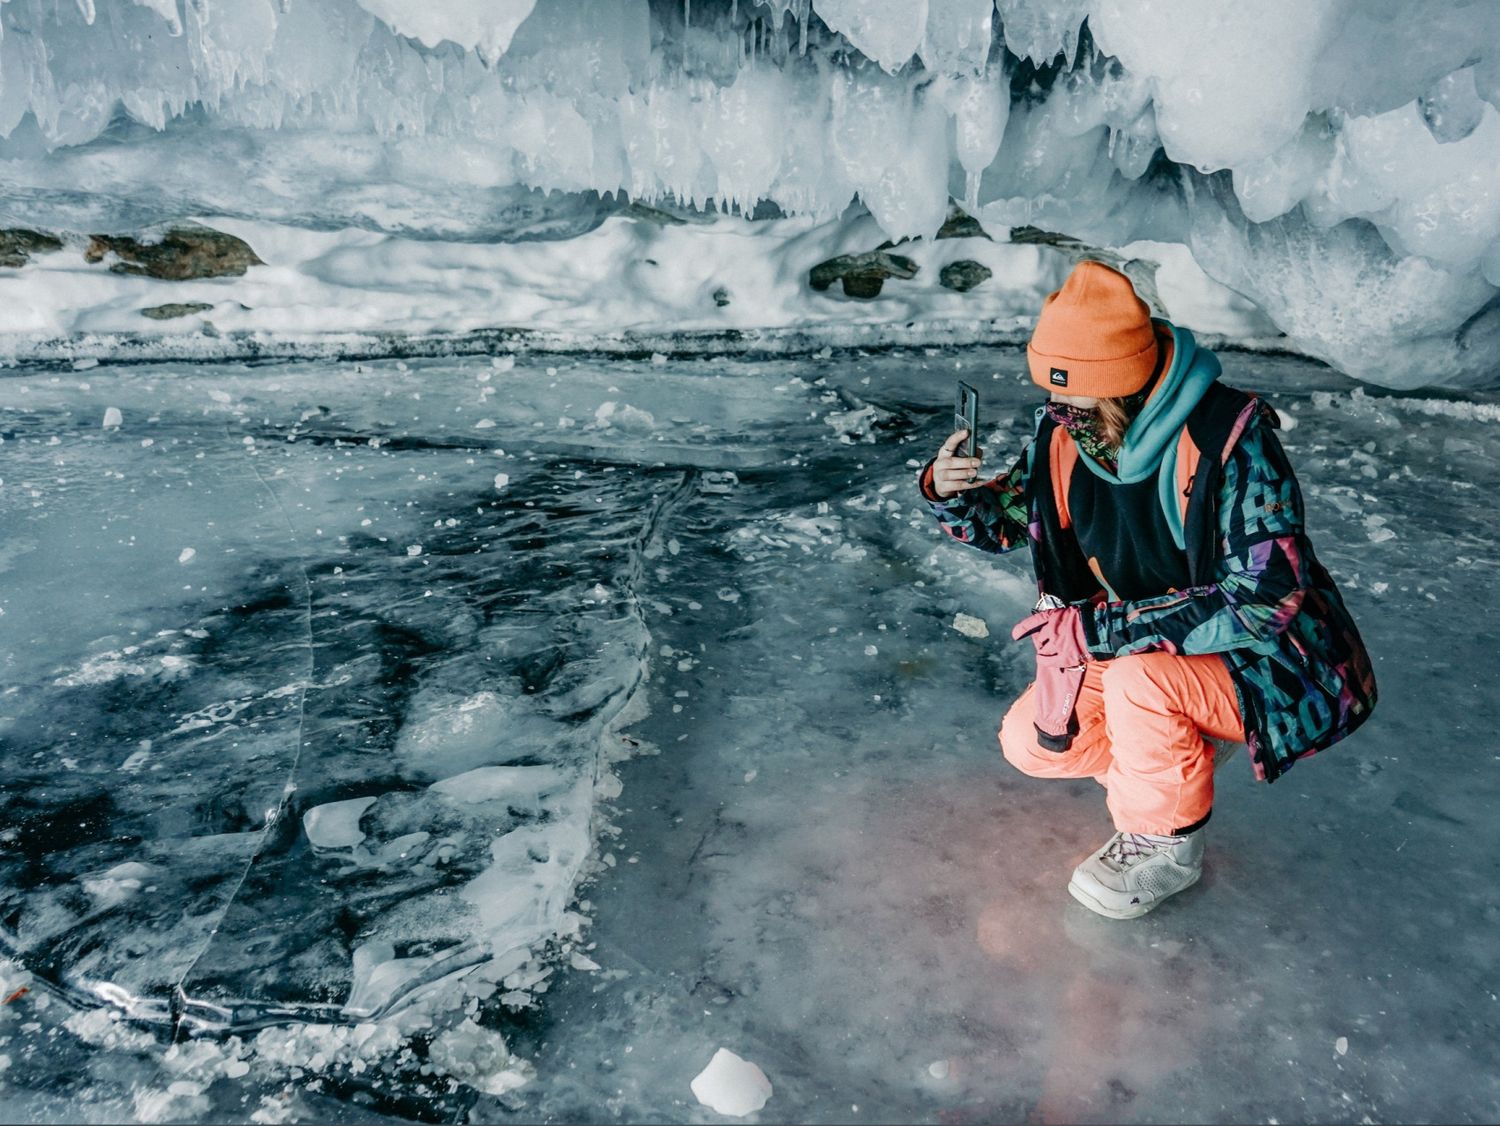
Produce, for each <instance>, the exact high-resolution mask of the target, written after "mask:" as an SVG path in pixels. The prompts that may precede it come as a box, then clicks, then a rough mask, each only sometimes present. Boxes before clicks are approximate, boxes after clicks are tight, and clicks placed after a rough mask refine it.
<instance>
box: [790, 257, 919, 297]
mask: <svg viewBox="0 0 1500 1126" xmlns="http://www.w3.org/2000/svg"><path fill="white" fill-rule="evenodd" d="M917 269H918V267H917V264H916V263H915V262H913V261H912V260H911V259H910V258H904V257H902V256H901V255H899V254H887V253H886V252H885V251H884V250H867V251H865V253H863V254H840V255H839V256H838V257H836V258H830V259H828V260H827V261H826V262H819V263H818V264H817V265H816V266H814V267H813V268H812V269H811V270H810V271H808V275H807V284H808V285H810V286H812V287H813V288H814V289H816V290H820V291H821V290H825V289H827V288H828V287H829V286H831V285H832V284H833V283H834V282H836V281H841V282H843V285H844V293H845V295H846V296H849V297H879V296H880V289H881V287H882V286H883V285H884V284H885V279H886V278H910V277H915V276H916V273H917Z"/></svg>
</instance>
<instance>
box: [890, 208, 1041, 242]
mask: <svg viewBox="0 0 1500 1126" xmlns="http://www.w3.org/2000/svg"><path fill="white" fill-rule="evenodd" d="M1015 230H1017V231H1021V230H1028V231H1032V230H1036V228H1035V227H1016V228H1015ZM1043 233H1045V232H1043ZM932 237H933V238H935V239H940V238H990V234H989V232H988V231H986V230H985V229H984V228H983V227H981V226H980V225H979V220H978V219H976V218H974V217H973V216H972V215H970V214H969V213H968V212H967V211H965V210H964V209H963V208H962V207H959V206H958V205H957V204H956V203H955V204H952V205H950V206H949V208H948V218H946V219H944V220H943V225H942V226H941V227H939V228H938V231H937V234H935V235H933V236H932ZM910 241H911V236H910V235H904V236H902V237H901V238H899V239H897V240H896V241H895V242H892V241H891V240H890V239H886V240H885V241H884V242H883V243H881V244H880V245H879V246H877V247H876V248H875V249H876V250H889V249H890V248H891V247H893V246H900V245H901V244H902V243H903V242H910ZM990 241H991V242H993V241H994V239H990ZM1011 241H1013V242H1015V241H1023V240H1017V239H1012V240H1011Z"/></svg>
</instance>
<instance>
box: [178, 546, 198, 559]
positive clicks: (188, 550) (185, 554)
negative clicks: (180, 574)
mask: <svg viewBox="0 0 1500 1126" xmlns="http://www.w3.org/2000/svg"><path fill="white" fill-rule="evenodd" d="M197 554H198V549H197V548H193V547H185V548H183V549H182V550H181V551H179V552H178V553H177V562H179V563H191V562H192V561H193V556H195V555H197Z"/></svg>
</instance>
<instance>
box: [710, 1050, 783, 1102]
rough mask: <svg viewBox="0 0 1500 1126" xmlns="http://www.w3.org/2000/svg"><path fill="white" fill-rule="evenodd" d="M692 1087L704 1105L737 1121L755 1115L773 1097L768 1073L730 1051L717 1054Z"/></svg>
mask: <svg viewBox="0 0 1500 1126" xmlns="http://www.w3.org/2000/svg"><path fill="white" fill-rule="evenodd" d="M691 1086H692V1089H693V1094H694V1095H695V1096H697V1099H698V1101H699V1102H700V1103H702V1104H703V1105H704V1106H706V1107H708V1108H709V1109H710V1110H712V1111H716V1112H717V1113H719V1114H727V1115H730V1116H732V1117H734V1118H743V1117H744V1116H745V1115H747V1114H754V1113H755V1112H756V1111H758V1110H759V1109H760V1108H761V1107H763V1106H765V1105H766V1100H767V1099H769V1098H770V1097H771V1082H770V1080H768V1079H767V1078H766V1073H765V1072H763V1071H762V1070H761V1069H760V1068H758V1067H756V1066H755V1065H754V1064H753V1063H751V1062H750V1061H749V1060H743V1059H741V1058H740V1057H739V1056H737V1055H735V1054H734V1053H733V1052H731V1051H730V1050H729V1049H728V1048H720V1049H719V1050H718V1051H717V1052H715V1053H714V1058H713V1059H712V1060H710V1061H709V1064H708V1066H707V1067H705V1068H704V1069H703V1070H702V1071H701V1072H699V1073H698V1077H697V1078H696V1079H694V1080H693V1082H692V1084H691Z"/></svg>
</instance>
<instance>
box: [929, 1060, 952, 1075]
mask: <svg viewBox="0 0 1500 1126" xmlns="http://www.w3.org/2000/svg"><path fill="white" fill-rule="evenodd" d="M948 1070H949V1068H948V1061H947V1060H933V1061H932V1062H931V1063H930V1064H928V1065H927V1074H928V1075H930V1076H932V1077H933V1078H934V1079H947V1078H948Z"/></svg>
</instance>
